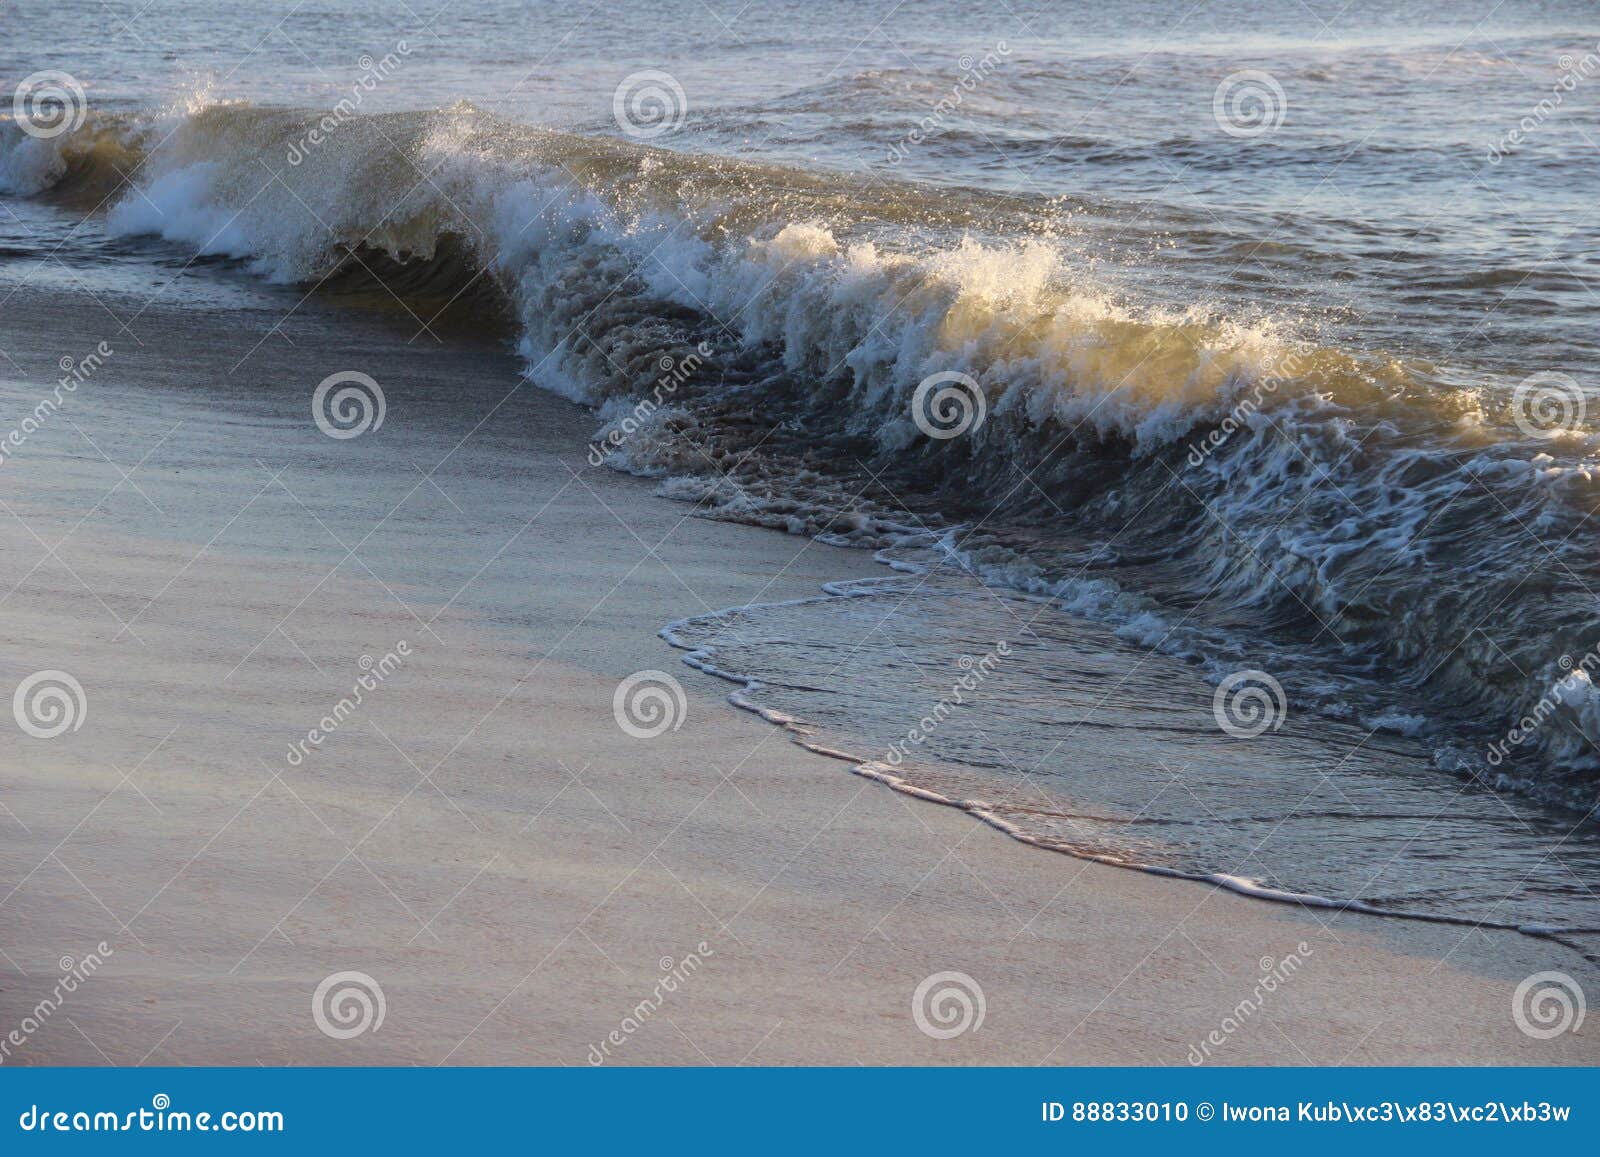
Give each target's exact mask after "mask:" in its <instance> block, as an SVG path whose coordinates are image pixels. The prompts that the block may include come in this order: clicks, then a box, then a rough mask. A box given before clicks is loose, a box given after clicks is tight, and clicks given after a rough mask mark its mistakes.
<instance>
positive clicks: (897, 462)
mask: <svg viewBox="0 0 1600 1157" xmlns="http://www.w3.org/2000/svg"><path fill="white" fill-rule="evenodd" d="M317 129H318V117H317V114H313V113H308V112H304V111H297V110H289V109H276V108H262V107H255V106H251V105H247V104H224V105H215V106H212V107H208V108H203V109H185V110H179V111H175V112H169V113H163V114H152V115H149V116H144V117H140V116H133V115H126V116H95V115H91V116H90V118H89V120H88V122H87V123H86V124H85V125H84V127H83V128H81V129H80V130H78V131H77V132H75V133H72V134H70V135H66V136H62V137H59V138H55V139H51V140H38V139H35V138H32V137H28V136H25V135H24V134H22V133H21V132H20V131H19V130H18V129H17V127H16V126H15V125H14V124H10V123H3V124H0V190H4V191H7V192H10V193H13V194H21V195H40V196H47V197H52V198H58V199H62V200H66V201H69V202H71V203H73V204H75V205H80V206H85V207H94V206H97V205H104V207H105V223H106V227H107V229H108V230H109V231H110V232H111V233H113V234H117V235H122V236H128V237H135V236H157V237H161V238H164V239H166V240H167V241H170V242H174V243H178V244H181V245H183V246H186V247H187V248H188V249H189V250H191V251H192V252H194V253H197V254H204V255H209V256H213V257H218V258H226V259H231V260H236V261H239V262H243V263H245V264H247V265H248V267H249V268H250V269H252V270H254V271H255V272H257V273H259V274H261V275H262V276H265V277H267V278H270V279H273V280H276V281H283V282H296V283H310V284H335V285H337V284H340V283H347V282H348V281H349V279H352V278H354V279H359V278H362V277H370V278H382V279H383V281H384V283H385V284H388V285H391V286H393V285H399V286H400V287H401V288H402V289H403V291H404V292H406V293H407V295H408V297H409V298H410V299H411V300H412V301H413V303H414V304H417V303H420V306H419V308H416V310H415V312H416V313H417V314H418V315H419V316H420V318H421V320H422V321H424V322H427V323H430V324H431V323H432V321H433V320H434V319H435V318H436V317H439V316H442V315H443V314H444V312H446V310H447V309H460V308H461V307H462V306H463V305H465V306H467V307H469V309H470V310H471V311H472V312H474V313H475V314H477V315H479V316H491V317H492V318H493V319H495V320H496V322H498V320H499V319H500V318H501V317H502V315H503V316H505V317H506V318H508V319H509V321H510V323H511V329H512V332H513V333H514V335H515V340H516V341H517V343H518V348H519V350H520V352H521V354H522V356H523V357H524V358H525V359H526V362H527V366H528V371H527V372H528V375H529V377H530V378H531V379H532V380H533V381H535V382H536V383H537V384H539V385H540V386H542V387H545V388H548V389H551V390H554V391H556V392H558V393H561V394H563V395H565V396H566V397H569V398H571V399H574V400H576V401H581V402H583V403H586V404H589V405H592V406H594V407H596V408H597V409H598V411H599V413H600V417H601V420H602V422H603V423H604V425H603V426H602V428H601V430H600V431H599V432H597V436H596V440H595V444H594V447H593V450H592V453H593V454H594V456H595V458H596V460H605V461H608V462H609V463H610V464H612V465H615V466H619V467H622V468H625V469H630V470H633V471H636V472H639V473H645V474H655V475H660V476H661V477H662V478H663V483H662V485H663V489H664V491H665V492H667V493H670V494H674V495H677V496H680V497H690V498H693V499H695V500H697V501H702V502H704V503H706V504H707V507H708V509H709V510H710V511H711V512H712V513H713V514H715V515H717V516H720V517H728V518H739V519H744V520H749V521H754V522H759V523H763V524H765V525H771V526H777V527H780V528H783V529H787V530H789V531H791V532H795V533H808V534H817V535H822V536H824V537H826V538H827V539H828V540H830V541H837V542H848V543H859V544H862V545H871V546H874V547H876V548H879V549H884V550H886V551H887V552H888V554H889V556H890V557H894V558H898V559H900V560H902V561H903V562H904V563H905V564H906V565H908V566H919V567H927V566H930V565H932V564H935V563H943V564H946V565H955V566H959V567H961V568H964V569H966V570H968V571H970V572H971V573H973V574H975V575H978V576H979V577H981V578H982V579H983V580H985V581H986V582H989V583H991V584H1004V585H1008V586H1011V587H1015V588H1017V589H1018V590H1021V591H1024V592H1028V593H1030V594H1033V595H1038V596H1044V597H1046V598H1049V599H1053V600H1056V601H1057V602H1059V603H1060V604H1061V605H1062V606H1064V607H1065V608H1066V609H1068V610H1071V611H1074V612H1076V613H1080V614H1083V615H1087V616H1090V617H1093V618H1097V619H1100V620H1103V621H1107V622H1110V623H1112V624H1114V625H1115V626H1116V628H1117V630H1118V631H1119V633H1120V634H1122V635H1123V637H1124V638H1126V639H1130V640H1134V641H1137V642H1139V643H1140V644H1142V645H1144V646H1147V647H1149V646H1155V647H1159V648H1161V649H1163V650H1166V651H1168V652H1171V653H1173V654H1177V655H1181V656H1183V657H1186V658H1188V659H1191V660H1193V661H1195V662H1197V663H1200V664H1202V665H1203V666H1204V667H1205V668H1206V669H1207V670H1208V671H1209V672H1211V674H1212V675H1213V677H1214V678H1221V677H1222V676H1223V675H1224V674H1225V673H1227V672H1229V671H1232V670H1235V669H1238V668H1240V667H1244V666H1249V667H1259V668H1262V669H1265V670H1269V671H1272V672H1273V673H1274V674H1275V676H1276V677H1277V678H1279V679H1280V680H1281V682H1282V684H1283V686H1284V687H1285V688H1286V689H1287V691H1288V694H1289V695H1290V697H1291V699H1292V700H1293V701H1294V702H1295V703H1297V704H1300V705H1303V706H1308V707H1312V708H1315V709H1317V710H1320V711H1323V712H1326V713H1329V714H1333V715H1338V716H1343V717H1346V718H1348V719H1351V720H1355V721H1361V722H1363V723H1365V724H1366V725H1368V726H1371V727H1373V728H1376V729H1387V730H1404V731H1407V732H1410V733H1415V734H1418V735H1421V736H1423V737H1424V738H1425V739H1426V740H1427V741H1428V742H1429V743H1430V744H1431V746H1432V749H1433V751H1434V753H1435V761H1436V762H1437V763H1438V764H1439V765H1440V766H1441V767H1442V768H1444V769H1446V770H1448V771H1451V772H1454V773H1456V774H1459V775H1461V776H1463V777H1464V778H1468V779H1475V780H1479V781H1487V782H1490V783H1492V784H1493V785H1495V786H1500V787H1509V788H1515V789H1518V790H1523V791H1527V792H1530V793H1533V794H1536V795H1539V796H1541V797H1544V798H1546V799H1549V800H1553V801H1557V802H1561V803H1564V804H1568V805H1574V806H1578V807H1582V808H1584V809H1587V808H1588V807H1589V806H1590V804H1591V803H1592V795H1593V788H1594V778H1595V773H1596V770H1597V768H1600V763H1597V760H1596V758H1595V746H1594V744H1593V743H1591V742H1590V740H1589V739H1588V738H1587V736H1590V735H1594V734H1595V731H1594V728H1595V727H1596V726H1597V725H1600V695H1596V693H1595V691H1594V688H1593V686H1592V684H1591V682H1590V674H1591V672H1592V671H1593V670H1595V669H1596V667H1600V659H1597V658H1596V656H1595V650H1594V649H1595V648H1596V646H1597V645H1600V614H1597V612H1596V606H1595V600H1594V597H1593V595H1592V594H1591V593H1590V591H1591V589H1592V588H1593V587H1594V586H1595V584H1596V583H1600V553H1597V552H1596V551H1595V550H1594V539H1593V531H1592V529H1591V528H1589V527H1588V526H1587V518H1588V512H1589V511H1590V510H1592V509H1593V508H1594V507H1595V506H1596V504H1597V502H1600V493H1597V487H1596V480H1595V475H1594V468H1595V450H1596V441H1595V437H1594V435H1593V434H1592V433H1591V432H1590V428H1589V427H1588V426H1586V425H1585V424H1584V423H1583V421H1582V416H1583V409H1584V404H1585V402H1586V401H1587V395H1586V394H1585V393H1584V392H1583V391H1582V389H1581V387H1578V386H1577V385H1576V383H1574V384H1573V386H1572V389H1571V390H1568V388H1567V387H1566V386H1565V385H1564V384H1562V383H1555V384H1554V385H1553V386H1552V385H1551V384H1550V383H1545V384H1544V385H1542V386H1540V387H1539V390H1540V391H1543V392H1539V393H1537V396H1536V397H1534V398H1533V401H1534V402H1537V403H1539V404H1538V405H1530V394H1529V391H1528V390H1527V389H1526V388H1519V384H1518V383H1516V382H1513V381H1507V380H1504V379H1502V378H1499V377H1497V376H1496V375H1494V374H1493V373H1490V372H1487V371H1478V370H1474V369H1472V368H1471V367H1462V366H1452V365H1436V364H1432V363H1429V362H1426V361H1423V360H1420V359H1418V358H1399V357H1394V356H1390V355H1388V354H1385V353H1382V352H1381V351H1369V350H1362V349H1361V348H1360V346H1359V342H1357V341H1351V340H1331V339H1328V338H1327V337H1326V336H1324V335H1323V334H1321V333H1320V332H1319V328H1318V327H1317V326H1315V325H1311V324H1308V323H1303V322H1301V321H1296V322H1295V323H1294V324H1289V323H1286V322H1284V321H1282V320H1278V319H1275V318H1274V317H1273V316H1272V315H1271V314H1270V313H1269V312H1268V311H1265V310H1262V309H1247V308H1244V307H1242V306H1239V305H1238V304H1233V305H1228V306H1224V305H1220V304H1215V303H1207V302H1194V301H1162V300H1157V299H1156V298H1155V295H1153V294H1144V295H1143V296H1142V297H1140V296H1137V295H1134V294H1131V293H1128V292H1125V291H1123V290H1121V289H1119V287H1118V285H1117V284H1116V279H1115V278H1114V277H1113V276H1112V275H1110V274H1109V273H1107V272H1105V271H1104V270H1102V269H1100V268H1099V267H1098V266H1097V265H1096V264H1095V263H1094V262H1093V261H1092V260H1089V259H1088V258H1086V257H1085V256H1084V254H1083V252H1082V251H1081V249H1080V247H1079V244H1078V240H1077V238H1076V236H1075V233H1074V224H1073V220H1072V215H1071V212H1070V211H1068V210H1066V209H1064V208H1063V207H1062V206H1060V205H1058V204H1056V203H1055V202H1050V201H1045V200H1043V199H1037V198H1027V197H1016V196H1007V195H1003V194H996V193H986V192H981V191H976V190H970V189H950V188H931V187H925V186H918V185H915V184H911V183H907V182H900V183H895V182H889V183H885V182H882V181H876V182H869V181H866V180H862V179H857V178H854V177H851V176H848V175H844V174H838V175H829V174H826V173H820V172H811V171H799V170H796V169H789V168H780V167H772V166H763V165H758V164H753V163H746V162H741V161H737V160H732V159H728V158H722V157H713V156H705V155H687V154H682V153H674V152H669V151H663V150H658V149H651V148H645V147H641V146H636V145H633V144H630V143H626V142H623V141H620V140H612V139H609V138H598V137H590V136H582V135H576V134H572V133H565V132H558V131H554V130H546V129H541V128H536V127H531V126H527V125H522V124H516V123H511V122H507V121H504V120H501V119H498V118H496V117H494V116H491V115H488V114H486V113H484V112H482V111H480V110H478V109H476V108H474V107H472V106H470V105H465V104H462V105H457V106H454V107H451V108H448V109H442V110H435V111H430V112H412V113H396V114H386V115H379V116H361V117H355V118H352V119H349V120H348V121H346V122H344V123H340V124H339V125H337V126H336V128H335V129H333V130H332V131H330V132H323V133H320V134H319V133H318V132H317ZM130 180H131V182H132V183H133V184H136V185H137V189H136V190H130V189H129V188H128V187H127V184H128V182H129V181H130ZM936 375H943V377H942V378H940V381H943V382H946V383H949V382H965V383H970V385H969V386H967V387H964V388H966V389H968V391H969V393H968V394H967V395H966V398H967V400H968V402H969V404H971V405H973V406H974V407H977V403H979V402H981V407H979V408H978V409H977V410H975V412H973V413H971V414H969V415H967V417H968V418H969V419H970V420H969V421H968V422H967V424H966V425H965V427H964V428H963V430H962V431H961V432H960V433H959V435H958V436H955V437H944V436H941V435H942V434H944V433H945V431H937V432H933V433H930V432H929V428H928V425H927V420H926V419H927V416H926V415H925V414H921V413H919V412H918V410H917V406H918V404H920V402H921V401H922V400H923V399H924V398H925V397H926V391H924V392H923V396H922V397H919V386H921V385H922V384H923V383H924V382H925V381H927V380H928V379H929V378H930V377H934V376H936ZM1551 390H1554V391H1555V392H1554V393H1551V392H1550V391H1551ZM1573 391H1575V392H1573ZM946 400H947V401H960V399H959V398H953V397H952V398H947V399H946ZM1552 402H1554V403H1558V404H1559V403H1566V404H1567V406H1566V409H1565V410H1564V411H1562V412H1561V413H1558V414H1556V415H1555V417H1554V418H1552V416H1551V413H1552V411H1551V405H1550V403H1552ZM1558 409H1559V405H1558ZM979 411H981V412H979ZM1574 412H1575V413H1576V420H1567V419H1570V418H1571V417H1572V414H1573V413H1574ZM957 416H958V417H959V416H960V415H957ZM919 418H920V419H923V420H922V421H919ZM1508 737H1509V738H1508Z"/></svg>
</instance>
